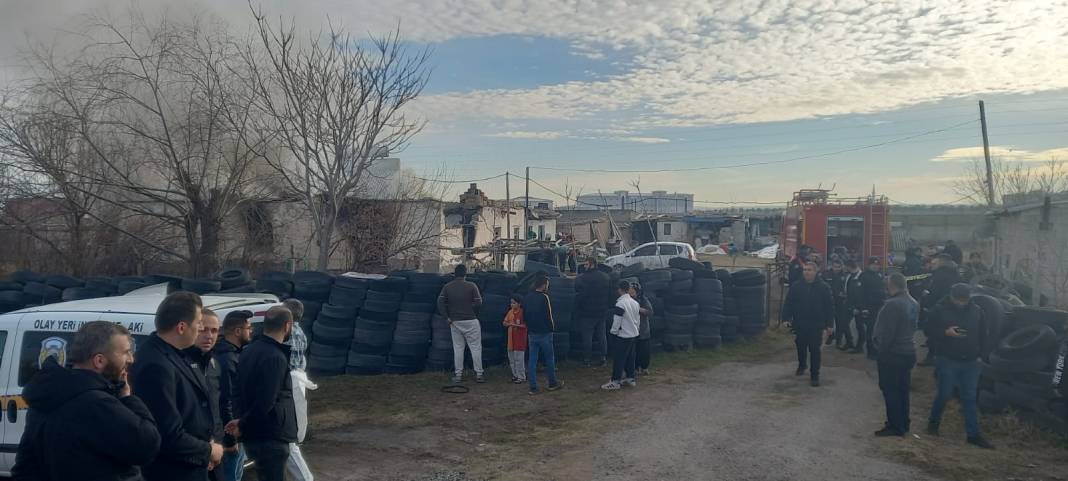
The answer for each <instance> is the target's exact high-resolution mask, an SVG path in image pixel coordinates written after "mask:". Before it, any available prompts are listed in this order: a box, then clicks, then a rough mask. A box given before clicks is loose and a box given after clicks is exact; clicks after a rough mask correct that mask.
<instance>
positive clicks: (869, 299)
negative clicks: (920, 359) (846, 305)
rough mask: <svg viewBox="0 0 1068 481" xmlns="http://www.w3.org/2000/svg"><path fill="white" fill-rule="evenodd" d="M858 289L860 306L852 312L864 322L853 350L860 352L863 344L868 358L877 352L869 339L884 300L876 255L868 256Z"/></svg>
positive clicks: (880, 273) (880, 271)
mask: <svg viewBox="0 0 1068 481" xmlns="http://www.w3.org/2000/svg"><path fill="white" fill-rule="evenodd" d="M860 291H861V306H860V309H859V312H858V311H854V314H856V315H858V316H859V318H860V319H861V321H862V322H863V323H864V337H863V338H862V339H857V349H856V350H855V351H857V352H860V351H859V350H860V349H861V347H860V345H861V344H864V349H867V351H868V359H875V358H876V357H877V352H876V349H875V345H874V344H873V343H872V341H871V339H872V335H873V334H874V332H875V319H876V316H878V315H879V310H880V309H882V308H883V302H885V301H886V279H885V278H884V277H883V272H882V262H880V260H879V258H878V257H874V256H873V257H870V258H868V268H867V270H865V271H864V273H862V274H861V275H860Z"/></svg>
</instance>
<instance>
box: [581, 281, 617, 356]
mask: <svg viewBox="0 0 1068 481" xmlns="http://www.w3.org/2000/svg"><path fill="white" fill-rule="evenodd" d="M611 294H612V287H611V277H610V276H609V275H608V274H607V273H606V272H605V271H604V270H603V269H600V268H599V267H598V266H597V265H596V263H595V262H594V261H593V260H590V263H589V266H588V267H587V269H586V272H583V273H582V275H580V276H578V278H577V279H575V299H576V300H577V302H576V306H575V307H576V308H577V309H576V312H575V316H576V317H577V319H578V327H579V333H580V334H581V335H580V337H579V339H578V342H579V346H580V348H581V351H582V361H583V362H584V363H585V364H586V365H587V366H591V365H593V364H597V365H598V366H601V365H604V363H605V358H606V355H607V353H606V352H605V345H606V339H605V338H606V334H605V332H606V331H605V321H606V316H605V311H606V310H607V309H608V308H609V307H610V306H611V303H612V296H611ZM595 344H596V345H597V346H598V347H599V349H598V352H597V353H596V354H597V358H596V359H594V358H593V355H594V352H593V346H594V345H595Z"/></svg>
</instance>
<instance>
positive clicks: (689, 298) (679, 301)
mask: <svg viewBox="0 0 1068 481" xmlns="http://www.w3.org/2000/svg"><path fill="white" fill-rule="evenodd" d="M699 299H700V298H699V297H698V296H695V295H693V294H675V295H673V296H671V297H670V298H668V300H667V305H668V309H670V308H671V306H672V305H676V306H678V305H697V303H698V300H699Z"/></svg>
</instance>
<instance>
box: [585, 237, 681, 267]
mask: <svg viewBox="0 0 1068 481" xmlns="http://www.w3.org/2000/svg"><path fill="white" fill-rule="evenodd" d="M673 257H681V258H683V259H689V260H691V261H695V260H697V256H696V255H695V254H694V251H693V246H691V245H690V244H687V243H685V242H649V243H646V244H642V245H640V246H638V247H635V248H633V249H631V250H630V252H625V253H623V254H619V255H615V256H612V257H609V258H608V259H605V261H604V263H605V264H608V265H609V266H611V267H612V268H613V269H616V270H619V269H623V268H624V267H627V266H632V265H634V264H641V265H642V267H644V268H646V269H657V268H663V267H667V266H668V262H670V261H671V259H672V258H673Z"/></svg>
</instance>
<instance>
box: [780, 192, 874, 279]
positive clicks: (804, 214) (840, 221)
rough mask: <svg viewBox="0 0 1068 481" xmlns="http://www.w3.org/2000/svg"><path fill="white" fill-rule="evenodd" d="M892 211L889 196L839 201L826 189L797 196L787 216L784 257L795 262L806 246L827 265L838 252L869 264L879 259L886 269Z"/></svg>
mask: <svg viewBox="0 0 1068 481" xmlns="http://www.w3.org/2000/svg"><path fill="white" fill-rule="evenodd" d="M889 218H890V207H889V205H888V203H887V199H886V197H885V196H876V195H874V193H873V194H872V195H871V196H869V197H862V198H851V199H847V198H838V197H836V196H834V195H832V194H831V193H830V191H828V190H823V189H805V190H800V191H797V192H794V197H793V200H791V201H790V203H789V204H787V206H786V212H785V213H784V214H783V225H782V230H781V231H780V232H781V233H782V234H781V235H782V239H781V242H780V245H782V252H783V254H784V255H785V256H786V257H787V258H789V259H792V258H794V257H795V256H797V254H798V251H799V250H800V249H801V247H802V246H808V247H811V248H812V250H813V251H814V252H816V253H818V254H819V255H820V258H821V259H823V260H824V261H826V259H827V258H828V257H829V256H830V254H831V253H833V252H835V249H836V248H845V249H846V251H848V253H849V254H851V255H853V257H854V258H855V259H858V260H861V261H862V262H867V258H868V257H871V256H878V257H879V259H880V261H881V262H882V265H883V267H884V268H885V267H886V265H887V255H888V254H889V252H890V245H889V244H890V220H889Z"/></svg>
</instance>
